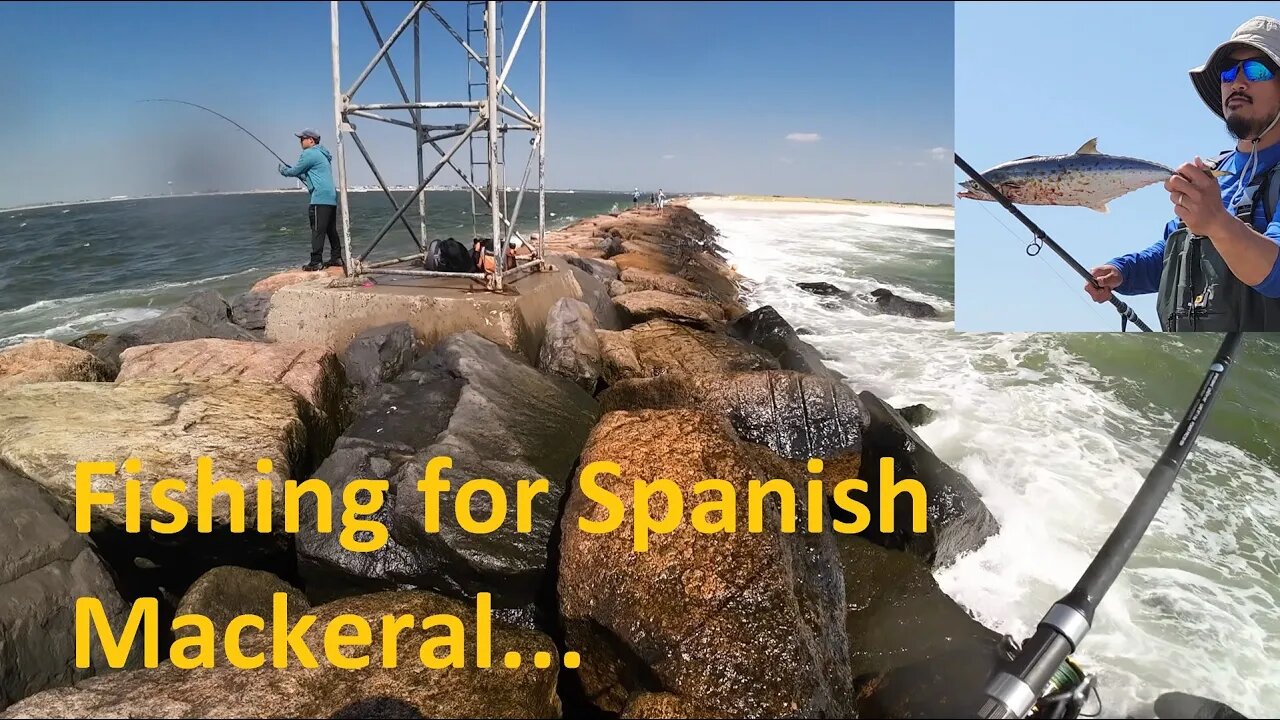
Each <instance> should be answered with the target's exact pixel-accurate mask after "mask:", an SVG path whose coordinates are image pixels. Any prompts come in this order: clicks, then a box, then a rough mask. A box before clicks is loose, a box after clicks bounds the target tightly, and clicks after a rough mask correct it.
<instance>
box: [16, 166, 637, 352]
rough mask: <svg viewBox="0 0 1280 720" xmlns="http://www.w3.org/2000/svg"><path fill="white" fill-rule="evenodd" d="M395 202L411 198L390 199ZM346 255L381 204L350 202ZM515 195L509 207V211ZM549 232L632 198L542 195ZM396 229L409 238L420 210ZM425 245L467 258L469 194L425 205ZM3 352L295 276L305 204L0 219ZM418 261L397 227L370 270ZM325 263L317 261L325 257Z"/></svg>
mask: <svg viewBox="0 0 1280 720" xmlns="http://www.w3.org/2000/svg"><path fill="white" fill-rule="evenodd" d="M392 196H393V197H394V198H395V199H396V200H397V202H403V201H404V200H405V199H406V198H408V197H409V193H408V192H393V193H392ZM349 197H350V206H351V234H352V253H353V255H356V256H359V255H360V254H362V253H363V252H364V251H365V250H366V249H368V248H369V247H370V245H371V244H372V242H373V238H374V237H375V236H376V235H377V233H378V231H379V230H380V229H381V228H382V226H383V224H385V223H386V222H387V221H388V220H390V218H391V215H392V212H393V208H392V206H391V203H390V201H389V200H388V199H387V197H386V195H384V194H383V193H381V192H358V193H350V195H349ZM537 200H538V198H537V195H536V194H534V195H530V194H526V195H525V198H524V200H523V202H522V204H521V207H520V213H519V216H518V221H517V223H516V226H517V228H518V229H519V230H520V232H521V233H522V234H523V237H529V235H530V234H534V233H537ZM515 202H516V194H515V193H511V195H510V197H509V199H508V207H509V208H511V209H514V207H515ZM546 202H547V220H546V222H547V229H548V230H553V229H556V228H559V227H564V226H565V225H568V224H570V223H572V222H575V221H576V220H578V219H579V218H584V217H590V216H592V215H598V214H600V213H604V212H608V211H609V210H610V209H611V208H612V207H613V206H614V205H615V204H617V205H618V206H619V207H626V206H629V205H630V203H631V197H630V194H627V195H625V196H624V195H620V194H616V193H586V192H582V193H579V192H575V193H560V192H556V193H548V194H547V196H546ZM405 218H406V220H408V222H409V226H410V227H412V228H413V230H414V232H415V233H416V232H418V229H419V225H418V219H419V216H418V205H417V203H416V202H415V203H413V204H412V206H411V208H410V210H409V211H408V212H406V213H405ZM427 219H428V224H427V237H428V238H429V239H435V238H438V237H454V238H457V239H459V240H461V241H463V243H464V244H466V245H467V246H468V247H470V243H469V242H467V240H468V238H471V237H472V236H473V230H478V231H479V233H480V234H481V235H482V236H488V235H491V234H492V232H491V231H486V230H485V227H486V224H487V223H488V222H489V219H488V216H487V215H486V216H483V217H482V218H481V220H480V222H481V225H480V226H479V227H478V228H475V227H474V226H473V221H472V212H471V201H470V198H469V196H468V194H467V192H462V191H440V192H429V193H427ZM0 250H3V252H4V255H5V260H6V262H4V263H3V264H0V347H5V346H8V345H12V344H15V343H17V342H21V341H22V340H24V339H28V338H33V337H48V338H53V339H56V340H68V339H74V338H75V337H78V336H79V335H81V334H83V333H86V332H91V331H96V330H103V329H110V328H112V327H116V326H119V325H121V324H123V323H127V322H132V321H135V320H141V319H143V318H148V317H153V316H155V315H159V314H160V313H162V312H164V311H165V310H167V309H169V308H170V307H172V306H174V305H176V304H178V303H179V302H180V301H181V300H182V299H183V298H184V297H186V296H187V295H189V294H191V293H193V292H195V291H197V290H203V289H213V290H217V291H218V292H221V293H222V294H223V296H224V297H226V298H227V300H231V299H232V298H233V297H234V296H235V295H236V294H238V293H240V292H243V291H245V290H248V289H249V287H251V286H252V285H253V284H254V283H255V282H257V281H258V280H260V279H262V278H263V277H265V276H267V275H270V274H272V273H274V272H279V271H282V270H288V269H291V268H300V267H302V266H303V265H305V264H306V263H307V261H308V257H309V255H310V252H311V231H310V228H309V226H308V220H307V196H306V193H305V192H302V191H298V192H288V193H259V194H238V195H204V196H196V197H165V198H146V199H138V200H122V201H114V202H98V203H84V204H77V205H67V206H55V207H45V208H37V209H27V210H0ZM414 251H415V246H414V243H413V240H412V237H411V236H410V234H409V231H408V230H406V229H405V227H404V226H403V225H402V224H399V223H397V224H396V225H395V226H393V228H392V230H391V232H389V233H388V234H387V236H386V237H385V238H384V239H383V240H382V241H381V242H380V243H378V245H377V246H376V247H374V249H373V252H372V253H371V254H370V255H369V259H370V260H379V259H386V258H394V257H403V256H405V255H409V254H411V253H413V252H414ZM328 254H329V251H328V249H327V248H326V249H325V257H326V258H327V257H328Z"/></svg>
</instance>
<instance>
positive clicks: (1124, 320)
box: [955, 153, 1151, 332]
mask: <svg viewBox="0 0 1280 720" xmlns="http://www.w3.org/2000/svg"><path fill="white" fill-rule="evenodd" d="M955 158H956V165H958V166H960V169H961V170H963V171H964V172H965V174H966V175H968V176H969V177H971V178H973V181H974V182H976V183H978V185H980V186H981V187H982V189H983V190H986V191H987V194H988V195H990V196H991V197H993V198H995V199H996V201H997V202H999V203H1000V204H1001V205H1003V206H1004V209H1005V210H1008V211H1009V212H1010V213H1011V214H1012V215H1013V216H1014V217H1016V218H1017V219H1018V221H1019V222H1021V223H1022V224H1023V225H1026V226H1027V229H1028V230H1030V231H1031V234H1032V235H1033V236H1035V240H1034V241H1033V242H1032V243H1031V244H1029V245H1027V254H1028V255H1031V256H1032V257H1034V256H1036V255H1039V254H1040V244H1041V243H1043V244H1045V245H1048V246H1049V249H1050V250H1053V251H1054V252H1056V253H1057V254H1058V256H1059V257H1061V258H1062V259H1063V260H1064V261H1066V263H1067V264H1068V265H1070V266H1071V267H1072V269H1074V270H1075V271H1076V272H1077V273H1079V274H1080V276H1081V277H1083V278H1084V279H1085V280H1087V281H1088V282H1089V283H1090V284H1091V285H1093V286H1094V287H1096V288H1099V289H1101V288H1102V286H1101V285H1099V284H1098V281H1097V280H1095V279H1094V277H1093V276H1092V275H1090V274H1089V271H1088V270H1085V269H1084V266H1083V265H1081V264H1080V263H1078V262H1076V259H1075V258H1073V257H1071V255H1070V254H1068V253H1067V251H1066V250H1063V249H1062V246H1060V245H1058V243H1056V242H1054V241H1053V239H1052V238H1050V237H1049V234H1048V233H1046V232H1045V231H1044V230H1041V229H1040V226H1039V225H1036V224H1035V223H1034V222H1032V221H1031V218H1029V217H1027V216H1026V215H1024V214H1023V213H1022V211H1021V210H1019V209H1018V208H1017V207H1015V206H1014V204H1013V203H1012V202H1010V201H1009V198H1007V197H1005V196H1004V195H1003V194H1002V193H1001V192H1000V191H999V190H997V189H996V188H995V186H994V185H992V184H991V183H990V182H988V181H987V179H986V178H984V177H982V175H981V174H979V173H978V171H977V170H974V169H973V167H972V166H971V165H969V163H967V162H965V161H964V158H962V157H960V154H959V153H956V155H955ZM1032 248H1034V249H1035V252H1032ZM1108 302H1110V303H1111V305H1112V306H1113V307H1115V309H1116V312H1118V313H1120V330H1121V331H1124V330H1127V329H1128V323H1130V322H1132V323H1133V324H1134V325H1137V326H1138V327H1139V328H1140V329H1142V330H1143V331H1144V332H1151V328H1150V327H1148V326H1147V324H1146V323H1144V322H1142V319H1141V318H1139V317H1138V314H1137V313H1135V312H1134V311H1133V308H1131V307H1129V305H1128V304H1126V303H1125V302H1124V301H1122V300H1121V299H1120V298H1118V297H1116V296H1115V295H1114V294H1112V296H1111V299H1110V300H1109V301H1108Z"/></svg>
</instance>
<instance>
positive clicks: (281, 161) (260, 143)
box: [138, 98, 290, 167]
mask: <svg viewBox="0 0 1280 720" xmlns="http://www.w3.org/2000/svg"><path fill="white" fill-rule="evenodd" d="M138 102H171V103H179V104H182V105H190V106H191V107H194V108H200V109H201V110H204V111H205V112H210V113H213V114H214V115H217V116H218V117H220V118H222V119H223V120H226V121H227V122H229V123H231V124H232V125H235V126H236V127H238V128H240V129H241V130H243V131H244V134H246V135H248V136H249V137H251V138H253V139H254V140H257V141H258V144H259V145H261V146H262V147H264V148H267V152H269V153H271V155H272V156H274V157H275V159H277V160H279V161H280V164H281V165H284V166H285V167H290V165H289V163H287V162H285V161H284V158H282V157H280V156H279V155H276V151H275V150H272V149H271V148H270V147H267V144H266V143H264V142H262V140H260V139H258V136H257V135H254V134H253V133H251V132H249V131H248V130H247V129H245V127H244V126H243V125H241V124H240V123H238V122H236V121H235V120H232V119H231V118H229V117H227V116H226V115H223V114H222V113H220V112H218V111H217V110H211V109H209V108H207V107H205V106H203V105H197V104H195V103H193V102H187V101H186V100H171V99H169V98H150V99H147V100H139V101H138Z"/></svg>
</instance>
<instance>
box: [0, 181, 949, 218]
mask: <svg viewBox="0 0 1280 720" xmlns="http://www.w3.org/2000/svg"><path fill="white" fill-rule="evenodd" d="M412 190H413V188H407V187H393V188H391V191H392V192H411V191H412ZM465 191H466V188H459V187H428V188H427V189H426V192H465ZM305 192H306V190H303V189H301V188H283V189H271V190H230V191H226V192H212V193H184V194H181V195H140V196H128V197H111V198H101V199H97V200H67V201H62V202H51V203H41V204H38V205H20V206H17V207H3V208H0V213H13V212H22V211H25V210H44V209H48V208H55V207H75V206H79V205H99V204H103V203H114V202H128V201H130V200H162V199H165V198H193V197H220V196H226V195H280V194H284V193H305ZM347 192H354V193H365V192H379V188H361V189H348V190H347ZM546 192H548V193H553V194H557V195H559V194H578V193H600V194H602V195H620V196H630V195H631V193H630V192H627V191H625V190H576V189H569V190H553V189H548V190H547V191H546ZM693 197H714V198H720V199H724V200H736V201H741V202H760V203H766V202H776V203H823V204H831V205H862V206H875V207H883V208H902V209H910V208H921V209H927V210H944V209H945V210H953V209H954V207H955V206H954V205H952V204H950V203H937V204H929V203H912V202H894V201H890V200H856V199H853V198H815V197H802V196H792V195H744V194H737V193H680V194H678V195H673V196H671V201H673V202H674V201H675V200H677V199H680V198H684V199H688V198H693Z"/></svg>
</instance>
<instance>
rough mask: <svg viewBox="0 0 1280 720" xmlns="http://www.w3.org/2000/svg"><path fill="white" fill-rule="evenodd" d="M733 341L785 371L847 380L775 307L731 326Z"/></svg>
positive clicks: (765, 308)
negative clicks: (764, 354) (748, 346)
mask: <svg viewBox="0 0 1280 720" xmlns="http://www.w3.org/2000/svg"><path fill="white" fill-rule="evenodd" d="M729 335H730V337H734V338H737V339H738V340H741V341H743V342H745V343H750V344H752V345H755V346H756V347H759V348H761V349H763V350H764V351H765V352H768V353H769V354H770V355H772V356H773V357H775V358H777V359H778V365H779V366H780V367H782V369H783V370H795V371H796V372H802V373H810V374H813V375H821V376H823V377H828V378H832V379H836V380H839V379H843V378H844V376H843V375H841V374H840V373H838V372H836V371H835V370H832V369H830V368H828V367H827V366H826V365H825V364H824V363H823V362H822V354H821V353H819V352H818V350H817V348H815V347H813V346H812V345H810V344H809V343H807V342H805V341H803V340H801V339H800V338H799V336H798V335H797V334H796V332H795V331H794V330H792V329H791V324H790V323H788V322H787V321H786V320H784V319H783V318H782V316H781V315H779V314H778V311H777V310H774V309H773V307H772V306H769V305H766V306H764V307H762V308H758V309H756V310H754V311H752V312H750V313H748V314H746V315H744V316H742V317H741V318H738V319H737V320H735V321H734V322H733V323H732V324H731V325H729Z"/></svg>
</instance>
